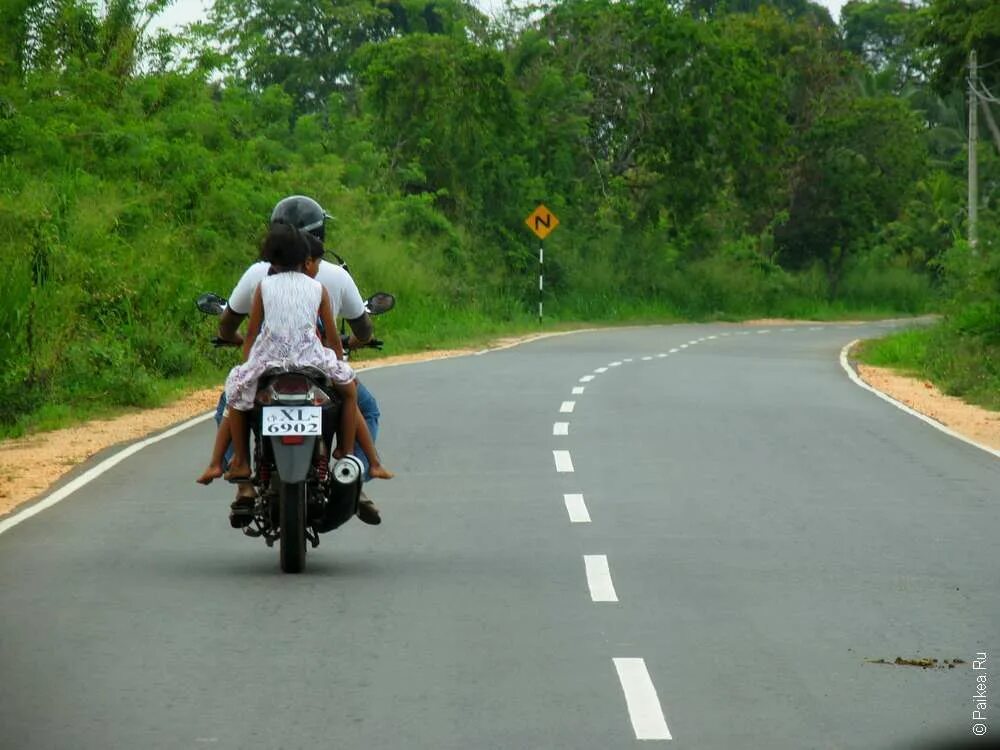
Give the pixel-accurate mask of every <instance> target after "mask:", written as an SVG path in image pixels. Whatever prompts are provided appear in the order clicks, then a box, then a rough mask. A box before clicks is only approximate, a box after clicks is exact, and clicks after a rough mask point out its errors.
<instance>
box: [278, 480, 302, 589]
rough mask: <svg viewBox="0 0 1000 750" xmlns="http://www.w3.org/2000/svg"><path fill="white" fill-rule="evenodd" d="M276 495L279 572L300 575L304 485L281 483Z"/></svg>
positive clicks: (299, 483)
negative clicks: (278, 529) (278, 525)
mask: <svg viewBox="0 0 1000 750" xmlns="http://www.w3.org/2000/svg"><path fill="white" fill-rule="evenodd" d="M278 493H279V498H278V502H279V513H280V519H281V520H280V523H281V538H280V540H279V550H278V555H279V558H280V560H281V570H282V572H284V573H301V572H302V571H303V569H305V567H306V483H305V482H282V483H281V486H280V488H279V490H278Z"/></svg>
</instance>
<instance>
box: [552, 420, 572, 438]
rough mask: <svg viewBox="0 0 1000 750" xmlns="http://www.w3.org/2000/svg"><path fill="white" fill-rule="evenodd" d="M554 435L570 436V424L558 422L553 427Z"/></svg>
mask: <svg viewBox="0 0 1000 750" xmlns="http://www.w3.org/2000/svg"><path fill="white" fill-rule="evenodd" d="M552 434H553V435H569V422H556V423H555V424H553V425H552Z"/></svg>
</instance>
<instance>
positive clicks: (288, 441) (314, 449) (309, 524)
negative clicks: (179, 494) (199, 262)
mask: <svg viewBox="0 0 1000 750" xmlns="http://www.w3.org/2000/svg"><path fill="white" fill-rule="evenodd" d="M196 304H197V306H198V309H199V310H200V311H201V312H203V313H205V314H206V315H216V316H217V315H221V314H222V311H223V310H224V309H225V307H226V300H225V299H223V298H222V297H220V296H219V295H217V294H212V293H206V294H203V295H201V296H200V297H199V298H198V300H197V303H196ZM395 304H396V300H395V297H393V296H392V295H391V294H387V293H385V292H378V293H376V294H374V295H372V296H371V297H370V298H369V299H368V300H366V301H365V308H366V310H367V311H368V314H369V315H372V316H375V315H381V314H383V313H386V312H388V311H389V310H391V309H392V308H393V307H394V306H395ZM340 335H341V341H342V343H343V345H344V352H345V355H346V354H347V353H348V352H349V347H348V339H349V337H348V336H347V335H345V332H344V329H343V326H341V331H340ZM212 343H213V344H214V345H215V346H234V345H235V344H232V343H231V342H228V341H223V340H221V339H218V338H215V339H213V341H212ZM382 343H383V342H382V341H380V340H378V339H372V340H371V341H369V342H368V343H367V344H365V345H364V346H365V347H370V348H374V349H381V348H382ZM339 420H340V400H339V398H338V397H337V394H336V392H335V391H334V390H333V388H332V387H330V385H329V384H328V382H327V379H326V375H325V374H324V373H323V372H321V371H319V370H316V369H313V368H303V369H297V370H272V371H269V372H265V373H264V375H263V376H262V377H261V379H260V382H259V383H258V387H257V395H256V398H255V405H254V410H253V412H252V413H251V416H250V425H251V428H252V432H253V436H254V446H253V450H252V474H251V478H250V483H251V484H252V485H253V488H254V492H255V495H256V498H255V500H254V505H253V508H252V509H248V510H247V511H246V512H243V513H238V512H236V511H233V513H232V514H231V515H230V524H231V525H232V526H233V528H239V529H242V530H243V533H244V534H245V535H247V536H249V537H254V538H263V539H264V541H265V543H266V544H267V546H268V547H273V546H274V543H275V542H278V550H279V560H280V563H281V570H282V571H283V572H285V573H300V572H302V570H303V569H304V568H305V561H306V543H307V542H308V543H309V544H311V545H312V547H313V548H315V547H318V546H319V535H320V534H325V533H327V532H329V531H333V530H334V529H336V528H338V527H339V526H342V525H343V524H344V523H346V522H347V521H348V520H350V518H351V517H352V516H353V515H354V514H355V513H356V512H357V509H358V499H359V498H360V495H361V485H362V478H363V474H364V467H363V466H362V464H361V462H360V461H359V460H358V459H357V458H355V457H354V456H351V455H348V456H345V457H343V458H341V459H339V460H337V461H336V462H335V463H334V464H333V466H330V450H331V446H332V445H333V443H334V440H335V433H336V427H337V425H338V424H339Z"/></svg>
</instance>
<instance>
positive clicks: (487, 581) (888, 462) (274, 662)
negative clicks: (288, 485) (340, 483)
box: [0, 324, 1000, 750]
mask: <svg viewBox="0 0 1000 750" xmlns="http://www.w3.org/2000/svg"><path fill="white" fill-rule="evenodd" d="M884 327H885V324H882V325H875V324H872V325H867V326H843V325H836V324H827V325H817V326H805V325H800V326H775V327H770V328H768V327H757V328H754V327H743V326H736V325H726V324H715V325H682V326H661V327H648V328H641V329H628V330H614V331H603V332H594V333H581V334H576V335H571V336H562V337H557V338H551V339H545V340H540V341H536V342H533V343H530V344H527V345H524V346H520V347H516V348H513V349H508V350H504V351H498V352H492V353H488V354H485V355H483V356H469V357H463V358H459V359H452V360H444V361H438V362H429V363H421V364H415V365H410V366H406V367H396V368H389V369H385V370H377V371H372V372H369V373H365V374H364V376H363V377H364V380H365V381H366V383H367V384H368V385H369V387H370V388H371V389H372V390H373V391H374V392H375V393H376V394H377V396H378V397H379V399H380V402H381V405H382V408H383V413H384V419H383V429H384V432H383V434H382V436H381V438H380V446H381V449H382V452H383V458H384V460H385V462H386V464H387V465H388V466H390V467H391V468H393V469H394V470H396V471H397V474H398V478H397V479H395V480H393V481H391V482H386V483H379V485H378V486H374V487H372V488H371V493H372V495H373V496H374V497H375V498H376V500H377V501H378V502H379V504H380V505H381V506H382V507H383V510H384V514H385V523H384V524H383V525H382V526H380V527H377V528H369V527H365V526H362V525H361V524H359V523H356V522H352V523H351V524H349V525H348V526H347V527H345V528H343V529H341V530H339V531H338V532H334V533H333V534H330V535H326V536H324V537H323V544H322V545H321V546H320V548H319V549H318V550H315V551H310V557H309V561H308V569H307V572H306V573H305V574H304V575H301V576H282V575H281V574H280V573H278V569H277V553H276V551H275V550H268V549H266V548H265V547H264V545H263V544H262V543H260V542H259V541H254V540H249V539H245V538H243V537H241V536H240V535H239V534H238V532H235V531H233V530H231V529H229V528H228V523H227V520H226V509H227V508H226V506H227V503H228V499H229V495H230V489H229V487H228V486H225V485H221V484H217V485H216V486H213V487H211V488H209V489H202V488H200V487H197V486H196V485H195V484H194V482H193V477H194V476H195V475H196V474H197V472H198V471H199V470H200V469H201V467H202V466H203V464H204V462H205V457H206V455H207V452H208V449H209V446H210V442H211V428H210V426H209V425H201V426H199V427H196V428H192V429H191V430H188V431H186V432H184V433H182V434H181V435H179V436H177V437H173V438H170V439H168V440H164V441H162V442H160V443H157V444H155V445H152V446H149V447H148V448H146V449H144V450H142V451H141V452H139V453H138V454H136V455H135V456H133V457H131V458H129V459H128V460H127V461H124V462H122V463H121V464H119V465H117V466H116V467H114V468H113V469H111V470H110V471H108V472H107V473H105V474H103V475H102V476H101V477H99V478H98V479H96V480H94V481H93V482H91V483H90V484H88V485H87V486H86V487H84V488H82V489H80V490H78V491H77V492H76V493H75V494H74V495H73V496H72V498H71V499H68V500H66V501H64V502H62V503H60V504H59V505H56V506H55V507H53V508H50V509H48V510H46V511H45V512H43V513H40V514H38V515H37V516H35V517H33V518H30V519H28V520H26V521H25V522H24V523H21V524H19V525H18V526H16V527H14V528H12V529H10V530H8V531H7V532H6V533H5V534H3V535H2V536H0V748H2V750H8V749H10V750H14V749H17V750H20V748H32V750H42V749H44V748H74V749H85V750H89V749H90V748H93V749H94V750H97V749H98V748H102V749H103V748H201V747H207V748H218V749H220V750H221V749H223V748H233V749H237V748H247V747H262V748H279V747H280V748H315V747H336V748H338V750H353V749H354V748H357V749H359V750H360V749H362V748H364V749H365V750H375V749H378V748H386V749H390V748H391V749H397V748H434V749H435V750H436V749H439V748H448V749H450V748H455V749H456V750H458V749H463V750H464V749H473V750H478V749H480V748H498V749H499V748H518V749H520V748H577V749H578V748H593V749H594V750H606V749H613V748H632V747H635V746H636V744H637V743H638V741H639V740H647V741H660V742H663V743H667V745H668V746H669V747H678V748H697V749H698V750H706V749H708V750H711V749H712V748H720V749H723V748H726V749H728V748H734V747H746V748H789V749H795V750H800V749H801V748H859V749H860V748H865V749H866V750H867V749H869V748H883V747H884V748H894V747H900V748H902V747H911V746H913V744H914V743H915V742H918V741H924V740H928V739H934V738H942V737H950V738H961V737H966V736H968V735H969V733H970V727H971V723H972V722H971V718H970V716H971V711H972V705H971V696H972V694H973V692H974V688H975V679H976V674H975V673H974V672H973V670H972V667H971V663H972V661H973V659H975V658H976V656H977V654H980V653H987V654H989V660H988V661H989V664H990V669H992V675H991V676H992V678H993V680H994V684H995V682H996V675H997V674H998V673H997V671H996V668H995V665H996V661H995V659H996V658H997V647H998V646H1000V637H998V636H1000V626H998V623H1000V586H998V583H997V581H998V577H997V567H998V562H1000V559H998V558H1000V552H998V545H997V544H996V539H997V538H998V537H1000V504H998V500H1000V497H998V494H1000V493H998V491H997V487H998V486H1000V462H998V461H997V459H996V458H995V457H993V456H991V455H989V454H987V453H985V452H983V451H979V450H977V449H976V448H974V447H971V446H969V445H966V444H964V443H961V442H959V441H956V440H954V439H952V438H950V437H948V436H947V435H944V434H943V433H940V432H938V431H936V430H934V429H933V428H931V427H929V426H928V425H926V424H924V423H922V422H920V421H918V420H916V419H914V418H913V417H911V416H909V415H907V414H904V413H903V412H901V411H899V410H897V409H895V408H893V407H892V406H891V405H889V404H886V403H884V402H883V401H881V400H879V399H877V398H875V397H874V396H873V395H872V394H870V393H868V392H866V391H864V390H862V389H861V388H858V387H857V386H856V385H855V384H853V383H852V382H851V381H850V380H849V379H848V378H847V376H846V375H845V373H844V372H843V370H842V369H841V368H840V366H839V364H838V361H837V355H838V353H839V351H840V348H841V347H842V346H843V345H844V344H845V343H846V342H847V341H850V340H851V339H854V338H859V337H864V336H868V335H873V334H874V333H877V332H878V331H880V330H882V329H883V328H884ZM896 657H904V658H908V659H919V658H934V659H937V660H938V664H939V665H942V666H940V667H939V668H930V669H921V668H918V667H912V666H896V665H892V664H882V663H877V662H878V660H881V659H884V660H887V661H889V662H892V661H893V660H894V659H895V658H896ZM945 660H948V662H949V663H951V662H952V660H961V662H962V663H959V664H957V665H955V666H953V667H951V668H949V667H948V666H946V665H944V661H945ZM989 700H990V705H989V711H988V713H989V714H991V715H992V717H993V722H994V725H993V726H991V727H990V729H991V732H997V731H1000V705H998V703H997V699H996V697H995V694H994V695H992V696H991V697H990V698H989Z"/></svg>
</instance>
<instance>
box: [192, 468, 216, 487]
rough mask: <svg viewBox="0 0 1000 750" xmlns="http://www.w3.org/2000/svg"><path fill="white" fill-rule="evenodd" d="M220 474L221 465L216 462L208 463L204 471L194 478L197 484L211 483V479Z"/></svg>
mask: <svg viewBox="0 0 1000 750" xmlns="http://www.w3.org/2000/svg"><path fill="white" fill-rule="evenodd" d="M221 476H222V467H221V466H219V465H218V464H209V465H208V468H207V469H205V472H204V473H203V474H202V475H201V476H200V477H198V478H197V479H195V480H194V481H196V482H197V483H198V484H211V483H212V480H214V479H218V478H219V477H221Z"/></svg>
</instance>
